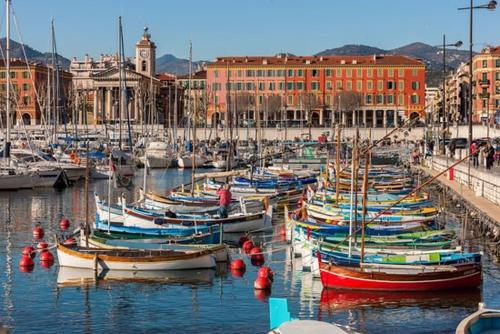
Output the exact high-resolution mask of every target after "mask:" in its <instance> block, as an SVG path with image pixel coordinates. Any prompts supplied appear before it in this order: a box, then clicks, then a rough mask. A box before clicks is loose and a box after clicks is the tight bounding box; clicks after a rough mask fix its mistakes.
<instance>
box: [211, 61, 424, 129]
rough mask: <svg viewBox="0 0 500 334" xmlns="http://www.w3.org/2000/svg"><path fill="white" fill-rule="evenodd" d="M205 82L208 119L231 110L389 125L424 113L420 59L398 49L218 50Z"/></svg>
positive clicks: (223, 117)
mask: <svg viewBox="0 0 500 334" xmlns="http://www.w3.org/2000/svg"><path fill="white" fill-rule="evenodd" d="M206 89H207V96H208V103H209V105H208V113H207V114H208V115H207V116H208V122H209V123H214V122H215V123H218V122H221V123H226V124H227V122H228V119H229V115H230V114H231V115H232V118H233V120H232V122H233V124H238V125H244V124H242V123H246V124H248V122H252V123H255V122H259V124H261V125H262V126H266V125H267V126H275V125H278V124H279V123H282V122H285V121H286V122H287V123H288V124H292V126H293V124H295V125H296V124H297V123H299V122H300V123H302V124H304V123H307V122H310V123H312V124H313V125H314V126H327V125H329V124H334V123H342V124H343V125H345V126H352V125H354V124H358V125H360V126H366V127H389V126H394V125H395V124H398V123H401V122H402V121H404V120H406V119H408V118H418V119H422V120H423V119H424V117H425V66H424V64H423V63H422V62H421V61H420V60H417V59H414V58H410V57H405V56H398V55H378V56H377V55H374V56H306V57H302V56H291V55H287V54H280V55H276V56H270V57H219V58H217V59H216V60H215V61H214V62H212V63H210V64H208V65H207V87H206ZM228 111H231V113H228ZM234 118H236V121H235V120H234Z"/></svg>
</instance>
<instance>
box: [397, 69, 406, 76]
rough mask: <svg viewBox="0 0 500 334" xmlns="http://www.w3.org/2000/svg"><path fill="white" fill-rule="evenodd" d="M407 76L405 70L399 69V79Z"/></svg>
mask: <svg viewBox="0 0 500 334" xmlns="http://www.w3.org/2000/svg"><path fill="white" fill-rule="evenodd" d="M404 76H405V70H404V69H402V68H400V69H398V77H404Z"/></svg>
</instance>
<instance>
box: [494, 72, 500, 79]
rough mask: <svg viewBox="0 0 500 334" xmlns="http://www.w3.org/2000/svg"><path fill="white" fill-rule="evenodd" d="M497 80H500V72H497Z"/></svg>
mask: <svg viewBox="0 0 500 334" xmlns="http://www.w3.org/2000/svg"><path fill="white" fill-rule="evenodd" d="M495 80H500V72H495Z"/></svg>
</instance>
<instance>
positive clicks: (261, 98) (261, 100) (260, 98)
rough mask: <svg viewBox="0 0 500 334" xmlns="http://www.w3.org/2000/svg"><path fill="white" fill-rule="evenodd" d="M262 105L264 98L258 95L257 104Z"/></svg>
mask: <svg viewBox="0 0 500 334" xmlns="http://www.w3.org/2000/svg"><path fill="white" fill-rule="evenodd" d="M263 103H264V96H262V95H259V104H263Z"/></svg>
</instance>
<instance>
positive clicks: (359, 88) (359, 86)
mask: <svg viewBox="0 0 500 334" xmlns="http://www.w3.org/2000/svg"><path fill="white" fill-rule="evenodd" d="M356 90H357V91H358V92H361V91H362V90H363V81H361V80H358V81H356Z"/></svg>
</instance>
